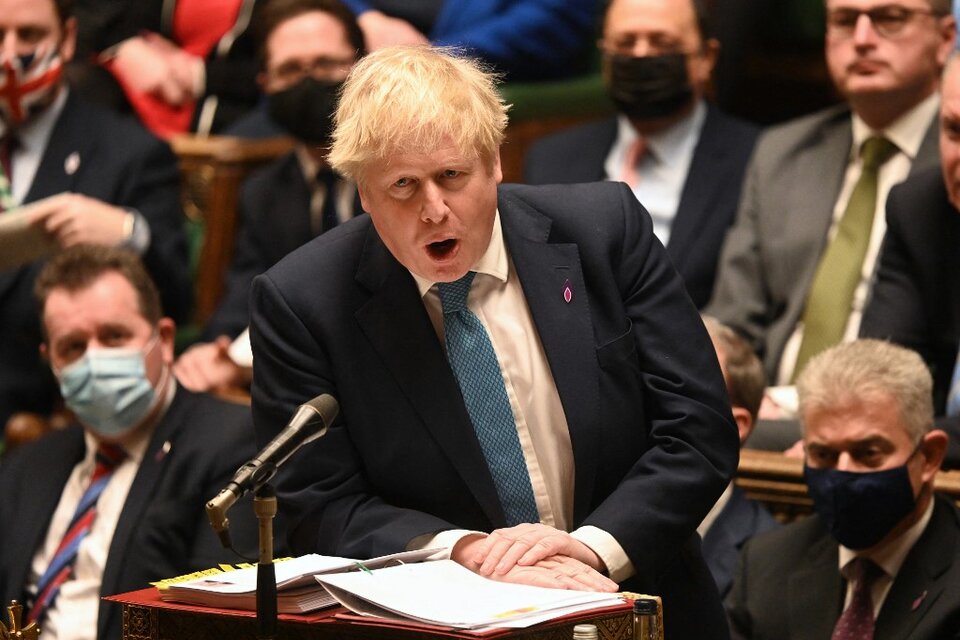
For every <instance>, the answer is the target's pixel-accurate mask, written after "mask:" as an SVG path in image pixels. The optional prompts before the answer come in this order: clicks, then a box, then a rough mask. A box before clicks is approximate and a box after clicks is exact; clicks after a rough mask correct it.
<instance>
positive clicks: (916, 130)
mask: <svg viewBox="0 0 960 640" xmlns="http://www.w3.org/2000/svg"><path fill="white" fill-rule="evenodd" d="M939 109H940V94H939V93H933V94H931V95H929V96H927V98H926V99H924V100H923V101H922V102H920V104H918V105H916V106H915V107H913V108H912V109H910V110H909V111H907V112H906V113H905V114H903V115H902V116H900V117H899V118H897V119H896V120H895V121H894V122H893V123H892V124H891V125H890V126H889V127H887V128H886V129H884V130H883V131H875V130H873V129H871V128H870V127H869V126H868V125H867V123H866V122H864V121H863V120H862V119H861V118H860V116H858V115H857V114H856V113H854V114H853V145H852V146H851V148H850V154H851V157H853V158H855V157H857V156H859V154H860V147H861V146H862V145H863V143H864V141H865V140H866V139H867V138H869V137H870V136H872V135H878V134H882V135H883V136H884V137H885V138H887V139H888V140H890V142H892V143H893V144H895V145H897V148H898V149H899V150H900V152H901V153H904V154H906V155H907V157H909V158H910V160H913V159H914V158H916V157H917V152H919V151H920V145H921V144H923V138H924V136H925V135H926V133H927V129H928V128H929V127H930V122H931V121H932V120H933V119H934V118H935V117H936V115H937V112H938V111H939Z"/></svg>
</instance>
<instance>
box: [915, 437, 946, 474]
mask: <svg viewBox="0 0 960 640" xmlns="http://www.w3.org/2000/svg"><path fill="white" fill-rule="evenodd" d="M948 440H949V436H948V435H947V432H946V431H941V430H940V429H934V430H933V431H930V432H929V433H928V434H927V435H925V436H923V440H922V443H921V445H920V451H921V452H922V453H923V457H924V463H923V475H922V478H923V481H924V482H930V481H932V480H933V477H934V476H935V475H937V471H939V470H940V466H941V465H942V464H943V459H944V457H945V456H946V455H947V442H948Z"/></svg>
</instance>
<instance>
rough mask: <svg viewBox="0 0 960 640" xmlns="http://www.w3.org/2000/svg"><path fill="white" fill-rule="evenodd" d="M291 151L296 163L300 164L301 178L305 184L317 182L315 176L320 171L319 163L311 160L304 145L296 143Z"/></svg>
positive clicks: (311, 157)
mask: <svg viewBox="0 0 960 640" xmlns="http://www.w3.org/2000/svg"><path fill="white" fill-rule="evenodd" d="M293 150H294V153H295V154H296V156H297V161H298V162H299V163H300V170H301V171H302V172H303V178H304V179H305V180H306V181H307V184H314V183H315V182H316V181H317V174H318V173H319V172H320V169H321V167H320V163H319V162H317V161H316V160H314V159H313V156H311V155H310V152H309V151H307V147H306V145H304V144H303V143H300V142H298V143H297V144H296V145H295V146H294V147H293Z"/></svg>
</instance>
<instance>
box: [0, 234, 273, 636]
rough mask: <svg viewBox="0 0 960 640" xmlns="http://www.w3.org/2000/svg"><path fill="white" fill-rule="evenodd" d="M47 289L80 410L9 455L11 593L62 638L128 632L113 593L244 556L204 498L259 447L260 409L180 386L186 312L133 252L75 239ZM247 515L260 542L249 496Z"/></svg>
mask: <svg viewBox="0 0 960 640" xmlns="http://www.w3.org/2000/svg"><path fill="white" fill-rule="evenodd" d="M36 293H37V298H38V301H39V304H40V307H41V312H42V319H43V329H44V333H45V338H46V339H45V342H44V344H43V346H42V347H41V351H42V353H43V354H44V356H45V358H46V359H47V361H48V362H49V364H50V368H51V369H52V370H53V372H54V375H55V376H56V378H57V380H58V382H59V385H60V390H61V393H62V395H63V398H64V402H65V403H66V406H67V407H68V408H69V409H71V410H72V411H73V413H74V414H75V415H76V418H77V424H74V425H72V426H69V427H67V428H66V429H63V430H57V431H54V432H52V433H51V434H50V435H48V436H45V437H43V438H41V439H40V440H38V441H36V442H33V443H30V444H28V445H24V446H22V447H20V448H18V449H16V450H14V451H12V452H10V454H8V457H7V458H5V459H4V464H3V466H2V468H0V496H3V499H2V500H0V522H3V523H4V526H3V527H0V598H2V601H3V602H9V601H10V600H11V599H17V600H19V601H21V602H24V603H25V605H26V610H25V615H24V620H25V622H34V621H35V622H37V624H38V625H39V626H40V627H42V629H43V637H44V638H46V639H48V640H49V639H50V638H54V639H59V640H63V639H65V638H70V639H75V640H93V639H94V638H102V639H105V638H119V637H120V629H121V611H120V608H119V606H118V605H114V604H111V603H107V602H104V601H102V600H101V597H102V596H106V595H111V594H116V593H121V592H125V591H131V590H134V589H140V588H143V587H145V586H147V584H148V583H150V582H151V581H155V580H159V579H162V578H168V577H171V576H176V575H180V574H183V573H188V572H191V571H196V570H200V569H205V568H209V567H211V566H216V565H217V564H218V563H221V562H231V561H236V560H235V556H234V555H233V553H231V552H229V551H227V550H224V549H222V548H221V546H220V544H219V542H218V540H217V537H216V535H214V533H213V531H212V530H211V529H210V528H209V525H208V523H207V518H206V514H205V512H204V507H203V505H204V504H205V502H206V501H207V500H208V499H210V498H211V497H212V496H214V495H216V494H217V492H218V491H219V490H220V489H221V488H223V486H225V485H226V483H227V482H228V481H229V480H230V478H231V477H232V475H233V472H234V471H235V469H236V468H237V467H238V466H240V465H241V464H242V463H243V462H244V461H246V460H248V459H249V458H251V457H252V456H253V455H254V454H255V449H254V445H253V431H252V424H251V422H250V418H249V409H248V408H247V407H246V406H241V405H235V404H231V403H228V402H225V401H222V400H219V399H216V398H213V397H212V396H206V395H202V394H193V393H190V392H188V391H185V390H183V389H180V388H178V387H177V384H176V380H175V378H174V376H173V375H172V373H171V365H172V362H173V339H174V329H175V327H174V322H173V320H171V319H170V318H166V317H163V316H162V312H161V307H160V301H159V296H158V293H157V290H156V288H155V286H154V284H153V282H152V281H151V280H150V278H149V276H148V275H147V273H146V271H145V270H144V268H143V266H142V265H141V263H140V261H139V259H138V258H137V257H136V256H135V254H133V253H132V252H129V251H126V250H122V249H116V248H110V247H97V246H90V245H86V246H79V247H74V248H72V249H68V250H66V251H64V252H62V253H60V254H58V255H57V256H55V257H54V258H52V259H51V260H50V261H49V262H48V263H47V264H46V266H45V267H44V269H43V270H42V271H41V272H40V274H39V276H38V278H37V281H36ZM231 520H235V522H234V523H233V524H234V526H233V527H232V530H233V533H234V536H233V538H234V541H235V546H237V548H239V549H242V550H243V551H245V552H246V553H247V554H248V555H252V552H253V549H254V548H256V533H255V531H256V525H255V521H254V518H253V514H252V512H251V509H250V508H249V505H247V508H243V507H241V508H238V509H237V511H236V518H235V517H234V515H233V514H231Z"/></svg>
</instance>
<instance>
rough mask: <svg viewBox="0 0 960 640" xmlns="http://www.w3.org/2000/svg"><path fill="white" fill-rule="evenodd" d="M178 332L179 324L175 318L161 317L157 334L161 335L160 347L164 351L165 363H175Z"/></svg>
mask: <svg viewBox="0 0 960 640" xmlns="http://www.w3.org/2000/svg"><path fill="white" fill-rule="evenodd" d="M176 334H177V325H176V323H175V322H174V321H173V319H172V318H160V320H159V322H157V335H158V336H160V349H161V350H162V351H163V362H164V364H167V365H171V364H173V360H174V340H175V338H176Z"/></svg>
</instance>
